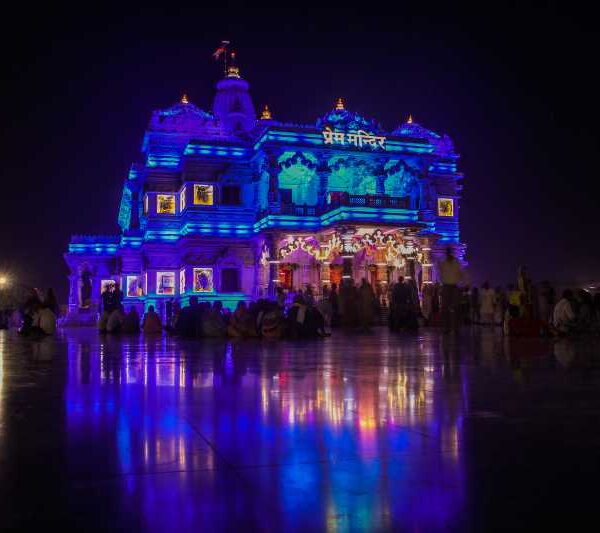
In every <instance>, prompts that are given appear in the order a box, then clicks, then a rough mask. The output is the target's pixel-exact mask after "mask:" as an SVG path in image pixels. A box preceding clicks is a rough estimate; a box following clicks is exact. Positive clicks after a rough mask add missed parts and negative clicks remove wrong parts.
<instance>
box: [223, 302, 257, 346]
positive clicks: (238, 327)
mask: <svg viewBox="0 0 600 533" xmlns="http://www.w3.org/2000/svg"><path fill="white" fill-rule="evenodd" d="M227 335H229V336H230V337H253V336H255V335H256V329H255V327H254V319H253V317H252V315H251V314H250V312H249V311H248V307H247V306H246V302H244V301H241V302H238V304H237V306H236V308H235V311H234V312H233V314H232V315H231V319H230V320H229V325H228V326H227Z"/></svg>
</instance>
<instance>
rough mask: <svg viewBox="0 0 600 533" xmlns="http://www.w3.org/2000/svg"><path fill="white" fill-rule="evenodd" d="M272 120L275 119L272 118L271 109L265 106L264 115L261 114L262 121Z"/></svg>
mask: <svg viewBox="0 0 600 533" xmlns="http://www.w3.org/2000/svg"><path fill="white" fill-rule="evenodd" d="M271 118H273V117H272V116H271V110H270V109H269V106H268V105H265V107H264V109H263V110H262V113H261V114H260V120H271Z"/></svg>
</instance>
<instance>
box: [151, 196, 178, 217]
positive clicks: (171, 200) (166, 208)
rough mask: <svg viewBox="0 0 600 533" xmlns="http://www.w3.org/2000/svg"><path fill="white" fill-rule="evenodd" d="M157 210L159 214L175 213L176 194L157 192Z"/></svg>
mask: <svg viewBox="0 0 600 533" xmlns="http://www.w3.org/2000/svg"><path fill="white" fill-rule="evenodd" d="M156 212H157V213H158V214H159V215H174V214H175V195H174V194H157V195H156Z"/></svg>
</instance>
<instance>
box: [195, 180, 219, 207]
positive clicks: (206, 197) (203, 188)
mask: <svg viewBox="0 0 600 533" xmlns="http://www.w3.org/2000/svg"><path fill="white" fill-rule="evenodd" d="M213 204H214V187H213V186H212V185H203V184H199V183H196V184H195V185H194V205H213Z"/></svg>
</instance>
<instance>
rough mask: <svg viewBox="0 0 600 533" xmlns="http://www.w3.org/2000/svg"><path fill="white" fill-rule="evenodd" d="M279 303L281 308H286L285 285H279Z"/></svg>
mask: <svg viewBox="0 0 600 533" xmlns="http://www.w3.org/2000/svg"><path fill="white" fill-rule="evenodd" d="M276 292H277V305H278V306H279V308H280V309H281V310H283V309H285V292H284V290H283V287H281V286H278V287H277V291H276Z"/></svg>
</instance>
